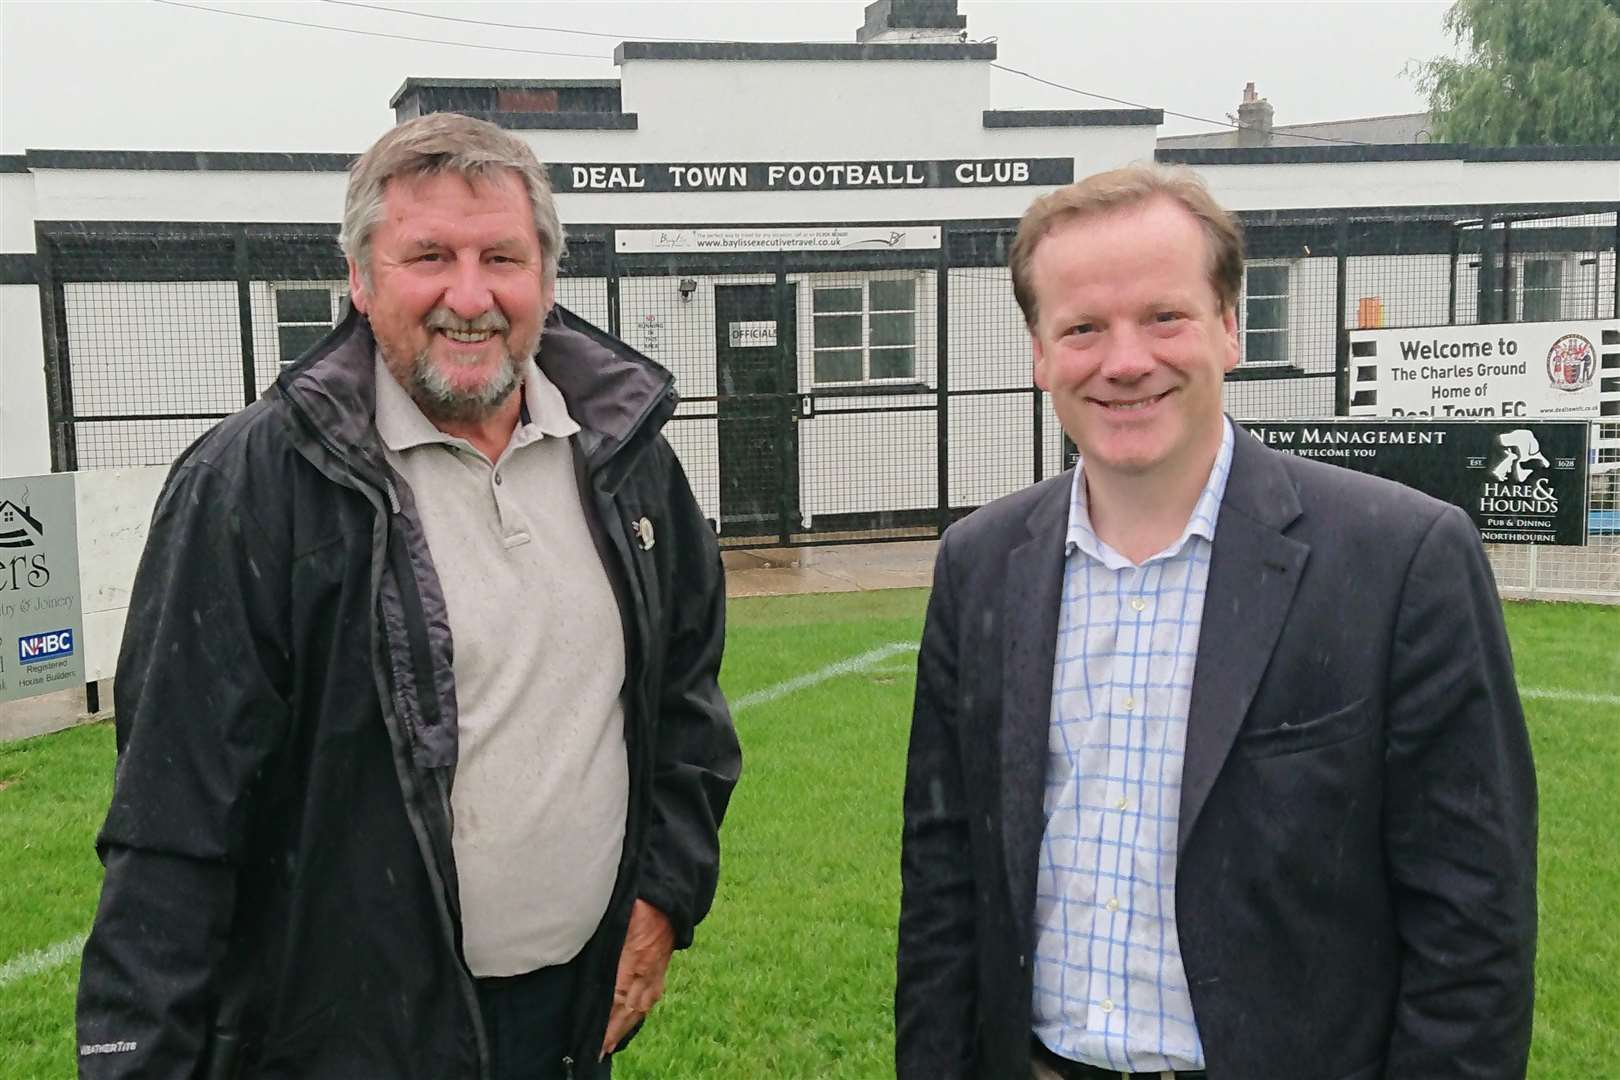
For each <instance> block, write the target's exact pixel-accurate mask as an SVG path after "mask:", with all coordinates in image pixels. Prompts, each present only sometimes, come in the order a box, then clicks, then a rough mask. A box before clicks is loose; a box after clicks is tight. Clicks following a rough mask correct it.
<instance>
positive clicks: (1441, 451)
mask: <svg viewBox="0 0 1620 1080" xmlns="http://www.w3.org/2000/svg"><path fill="white" fill-rule="evenodd" d="M1240 422H1241V423H1242V424H1243V426H1244V427H1246V428H1248V430H1249V433H1250V434H1252V435H1253V436H1254V437H1255V438H1257V439H1259V440H1260V441H1261V442H1263V443H1265V444H1266V445H1267V446H1270V447H1272V448H1273V449H1276V450H1284V451H1287V452H1288V453H1290V454H1297V455H1299V456H1301V457H1310V458H1316V459H1317V460H1319V461H1326V462H1330V463H1331V464H1334V465H1342V466H1343V467H1345V468H1347V469H1354V470H1355V471H1357V472H1364V473H1371V474H1372V475H1374V476H1382V477H1384V478H1385V479H1389V480H1395V481H1398V482H1400V483H1402V484H1405V485H1406V486H1407V487H1413V488H1416V489H1417V490H1419V491H1421V492H1424V493H1426V494H1429V495H1433V496H1434V497H1435V498H1437V499H1440V500H1442V501H1444V502H1448V503H1451V504H1452V505H1454V506H1460V507H1462V508H1463V509H1464V510H1465V511H1467V512H1468V516H1469V517H1471V518H1473V520H1474V524H1475V525H1476V526H1478V528H1479V534H1480V538H1481V539H1482V540H1484V541H1485V542H1486V543H1488V544H1571V545H1579V544H1584V543H1586V526H1587V519H1586V502H1587V482H1588V471H1587V464H1586V458H1587V444H1588V440H1589V439H1590V436H1591V425H1590V424H1588V423H1586V422H1584V421H1575V422H1569V421H1563V422H1558V421H1530V422H1511V423H1509V422H1502V421H1466V420H1464V421H1457V422H1452V423H1446V422H1436V421H1423V420H1353V419H1352V420H1243V421H1240Z"/></svg>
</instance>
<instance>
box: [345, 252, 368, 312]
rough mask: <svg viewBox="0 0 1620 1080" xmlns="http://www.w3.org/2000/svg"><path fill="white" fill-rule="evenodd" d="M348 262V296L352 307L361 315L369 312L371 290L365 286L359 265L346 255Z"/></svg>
mask: <svg viewBox="0 0 1620 1080" xmlns="http://www.w3.org/2000/svg"><path fill="white" fill-rule="evenodd" d="M346 258H347V259H348V263H349V298H350V299H351V300H353V301H354V309H355V310H356V311H358V312H360V314H362V315H368V314H370V311H369V310H368V309H369V308H370V307H371V291H370V290H369V289H368V288H367V287H366V281H365V277H364V275H362V274H361V273H360V266H359V264H357V263H356V262H355V261H354V258H353V257H352V256H347V257H346Z"/></svg>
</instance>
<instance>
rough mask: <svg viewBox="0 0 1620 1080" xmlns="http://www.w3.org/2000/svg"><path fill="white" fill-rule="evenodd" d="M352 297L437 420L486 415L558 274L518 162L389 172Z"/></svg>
mask: <svg viewBox="0 0 1620 1080" xmlns="http://www.w3.org/2000/svg"><path fill="white" fill-rule="evenodd" d="M370 252H371V254H370V264H371V265H370V267H369V273H362V272H361V271H360V268H359V267H358V266H357V265H356V264H355V263H354V261H353V260H352V259H351V260H350V261H349V287H350V291H351V292H352V293H353V296H354V305H355V307H356V308H358V309H359V310H360V311H362V312H364V313H365V314H366V316H367V317H368V318H369V319H370V320H371V329H372V332H373V333H374V334H375V335H376V337H377V344H378V345H379V346H380V347H381V348H382V353H383V360H384V362H385V363H386V364H387V366H388V370H389V371H390V372H391V373H392V374H393V376H394V378H396V379H398V380H399V383H400V385H401V386H403V387H404V388H405V389H406V391H407V392H409V393H410V395H411V397H412V398H413V399H415V401H416V403H417V405H418V406H419V407H420V408H421V410H422V412H423V414H424V415H426V416H427V417H428V419H430V420H434V421H441V420H449V421H468V420H478V419H481V418H483V417H485V416H488V415H490V414H491V413H493V412H494V411H495V410H496V409H497V408H498V407H499V406H500V405H501V404H502V403H504V402H506V401H507V400H508V399H509V398H510V397H511V395H512V393H513V391H514V390H516V389H517V387H518V385H519V384H520V383H521V381H522V364H523V362H524V361H525V360H527V359H528V358H529V357H531V356H533V355H534V353H535V350H536V349H537V348H538V347H539V344H540V328H541V325H542V324H543V323H544V321H545V317H546V313H547V312H548V311H549V310H550V309H551V302H552V292H553V283H552V282H550V281H547V280H546V279H545V277H544V274H543V272H542V264H541V252H540V241H539V238H538V236H537V234H536V232H535V225H534V215H533V212H532V209H531V207H530V205H529V196H528V193H527V191H526V190H525V189H524V186H523V183H522V181H521V180H520V179H519V178H518V176H517V174H516V173H512V172H505V173H500V174H498V175H496V176H492V177H489V178H484V179H475V180H472V181H471V182H469V181H468V180H467V179H465V178H463V177H461V176H457V175H453V174H452V175H429V176H420V177H406V178H398V179H394V180H391V181H389V182H388V186H387V188H386V189H385V190H384V196H383V216H382V220H381V221H379V222H378V223H377V226H376V228H375V229H374V230H373V232H372V234H371V246H370Z"/></svg>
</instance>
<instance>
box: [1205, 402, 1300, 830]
mask: <svg viewBox="0 0 1620 1080" xmlns="http://www.w3.org/2000/svg"><path fill="white" fill-rule="evenodd" d="M1233 426H1234V429H1235V430H1234V435H1235V436H1236V441H1235V442H1234V444H1233V449H1232V471H1231V473H1230V475H1229V476H1228V478H1227V484H1226V494H1225V497H1224V498H1223V499H1222V500H1221V513H1220V517H1219V518H1218V519H1217V521H1216V525H1215V544H1214V549H1213V551H1212V554H1211V559H1210V565H1209V585H1208V589H1207V590H1206V592H1205V594H1204V615H1203V622H1202V626H1201V629H1200V630H1199V635H1198V657H1197V660H1196V666H1195V668H1194V671H1193V687H1192V700H1191V702H1190V704H1189V706H1188V710H1187V745H1186V756H1185V760H1184V762H1183V765H1182V776H1181V817H1180V825H1179V828H1178V830H1177V849H1178V850H1180V849H1184V848H1185V847H1186V846H1187V837H1188V836H1189V835H1190V834H1191V833H1192V829H1193V826H1194V825H1195V824H1196V823H1197V821H1198V814H1199V811H1201V810H1202V809H1203V808H1204V801H1205V800H1206V799H1207V798H1208V797H1209V792H1210V788H1211V787H1213V786H1214V784H1215V778H1216V776H1218V775H1219V774H1220V771H1221V768H1222V767H1223V766H1224V765H1225V763H1226V756H1227V754H1228V753H1229V752H1230V751H1231V749H1232V741H1233V740H1234V739H1235V738H1236V737H1237V732H1238V728H1239V727H1241V726H1242V724H1243V718H1244V716H1245V715H1247V713H1248V711H1249V706H1250V705H1251V704H1252V703H1253V701H1254V695H1255V691H1256V690H1257V689H1258V688H1259V686H1260V678H1261V676H1262V675H1264V674H1265V670H1266V666H1267V665H1268V664H1269V663H1270V662H1271V655H1272V652H1273V651H1274V650H1275V648H1276V644H1277V638H1278V635H1279V634H1280V633H1281V632H1282V627H1283V622H1284V620H1285V619H1286V617H1287V615H1288V609H1289V607H1290V606H1291V605H1292V604H1293V601H1294V591H1295V589H1296V588H1297V587H1298V585H1299V578H1300V574H1301V572H1302V571H1303V570H1304V568H1305V560H1306V558H1307V556H1308V555H1309V554H1310V547H1309V545H1307V544H1303V543H1301V542H1299V541H1297V540H1292V539H1290V538H1288V537H1286V536H1284V535H1283V532H1282V530H1283V529H1285V528H1287V526H1288V525H1289V524H1290V523H1292V522H1293V521H1294V519H1296V518H1297V517H1299V514H1300V506H1299V496H1298V493H1297V492H1296V491H1295V490H1294V486H1293V483H1292V482H1291V481H1290V480H1289V478H1288V474H1287V471H1286V470H1285V469H1284V468H1283V465H1282V462H1281V460H1280V459H1279V457H1278V456H1277V455H1278V452H1277V451H1274V450H1268V449H1266V448H1265V447H1264V446H1261V445H1260V443H1259V442H1257V441H1256V440H1255V439H1254V438H1253V437H1252V436H1250V435H1249V434H1248V433H1247V432H1246V431H1244V430H1243V429H1242V428H1240V427H1237V426H1236V425H1233Z"/></svg>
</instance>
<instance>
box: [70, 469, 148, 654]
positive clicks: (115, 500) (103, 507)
mask: <svg viewBox="0 0 1620 1080" xmlns="http://www.w3.org/2000/svg"><path fill="white" fill-rule="evenodd" d="M168 471H169V470H168V467H167V466H148V467H145V468H134V469H87V470H83V471H80V472H78V473H75V474H74V485H75V488H76V499H75V503H76V507H77V513H78V518H79V522H78V524H79V599H80V603H81V605H82V609H83V612H84V641H85V648H84V677H85V679H86V680H89V681H94V680H96V679H110V678H112V676H113V673H114V669H115V668H116V667H117V666H118V647H119V644H120V643H121V642H122V641H123V637H124V617H125V615H126V614H127V612H128V609H129V592H130V588H131V586H133V584H134V582H135V568H136V567H137V566H138V565H139V564H140V559H141V552H142V550H144V549H145V547H146V533H147V528H148V526H150V525H151V522H152V508H153V506H155V505H156V503H157V496H158V491H159V490H160V489H161V488H162V487H163V478H164V477H165V476H167V475H168Z"/></svg>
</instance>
